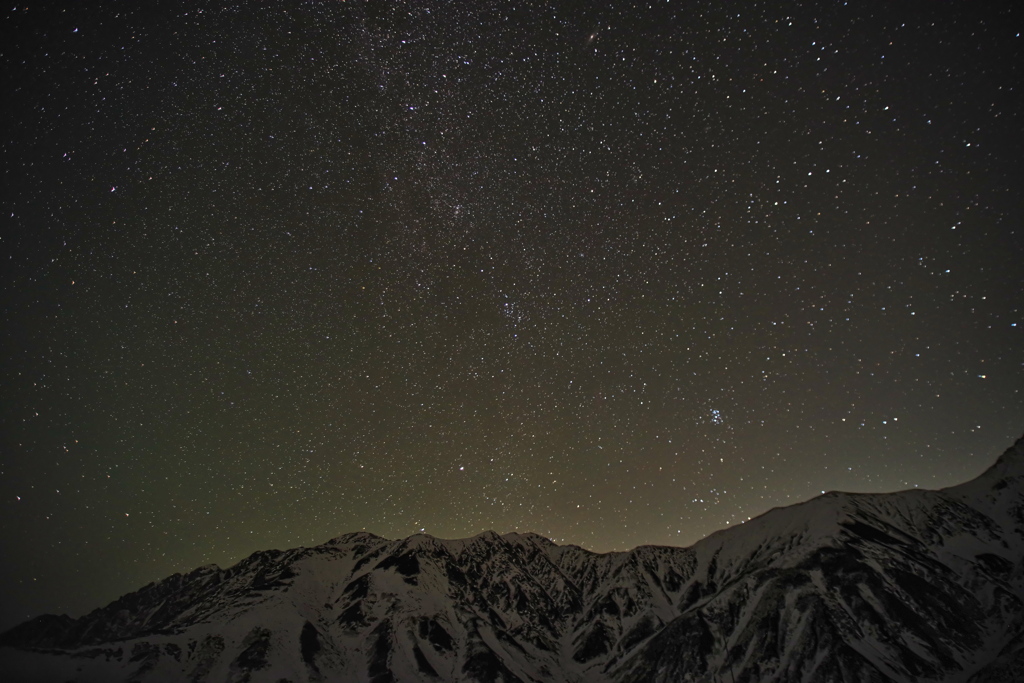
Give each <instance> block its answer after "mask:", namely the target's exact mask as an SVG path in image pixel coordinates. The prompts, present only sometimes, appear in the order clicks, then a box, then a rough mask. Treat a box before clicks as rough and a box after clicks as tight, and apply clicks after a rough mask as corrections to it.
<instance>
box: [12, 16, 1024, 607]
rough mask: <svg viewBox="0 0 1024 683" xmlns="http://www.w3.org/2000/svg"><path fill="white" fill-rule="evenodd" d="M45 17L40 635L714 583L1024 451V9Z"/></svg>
mask: <svg viewBox="0 0 1024 683" xmlns="http://www.w3.org/2000/svg"><path fill="white" fill-rule="evenodd" d="M51 5H56V3H34V2H29V3H28V4H27V5H24V4H23V5H18V6H17V7H16V8H14V9H12V10H8V11H7V12H6V16H4V33H5V35H8V36H13V37H14V39H13V40H12V41H11V42H10V43H8V44H7V45H6V46H5V47H3V48H0V50H2V55H3V68H4V73H5V74H6V75H7V76H8V79H9V87H8V88H6V90H7V96H6V100H7V103H8V106H7V107H6V110H5V112H4V113H3V117H4V123H5V125H4V126H3V131H4V132H3V136H2V139H3V147H2V155H3V172H4V181H3V207H2V208H3V211H2V212H0V213H2V216H3V227H2V242H0V244H2V255H3V261H4V263H5V267H4V269H3V270H4V274H3V284H4V288H3V291H4V298H3V307H2V318H0V331H2V337H3V343H4V346H3V349H4V356H3V358H4V366H3V373H2V376H0V377H2V386H3V405H2V407H0V410H2V415H0V418H2V423H0V425H2V448H3V450H2V456H0V457H2V471H0V494H2V499H0V500H2V515H0V553H2V556H3V557H4V562H3V569H2V575H0V578H2V580H3V582H4V590H3V595H4V597H3V600H4V604H3V612H2V617H3V623H2V625H3V626H9V625H11V624H12V623H14V622H15V621H18V620H20V619H23V618H26V617H28V616H31V615H34V614H38V613H40V612H43V611H58V612H59V611H70V612H72V613H78V612H80V611H82V610H84V609H87V608H90V607H95V606H98V605H99V604H100V603H101V602H103V601H106V600H110V599H112V598H114V597H116V596H117V595H119V594H121V593H124V592H126V591H128V590H131V589H134V588H136V587H138V586H140V585H142V584H144V583H146V582H148V581H151V580H154V579H156V578H159V577H162V576H165V575H167V574H170V573H172V572H175V571H184V570H188V569H191V568H192V567H195V566H198V565H201V564H205V563H210V562H217V563H219V564H222V565H227V564H231V563H232V562H234V561H237V560H238V559H240V558H241V557H243V556H244V555H246V554H248V553H250V552H253V551H255V550H257V549H266V548H274V547H277V548H286V547H294V546H298V545H309V544H314V543H320V542H323V541H325V540H327V539H329V538H331V537H334V536H337V535H339V534H342V533H344V532H349V531H354V530H361V529H365V530H368V531H371V532H374V533H377V534H380V535H383V536H387V537H392V538H394V537H402V536H406V535H409V534H411V533H415V532H418V531H421V530H425V531H426V532H427V533H430V534H433V535H436V536H441V537H464V536H469V535H473V534H476V533H479V532H481V531H483V530H486V529H495V530H497V531H499V532H505V531H513V530H520V531H535V532H538V533H541V534H544V535H546V536H549V537H551V538H552V539H554V540H556V541H558V542H567V543H576V544H579V545H582V546H584V547H586V548H590V549H594V550H598V551H606V550H614V549H626V548H630V547H633V546H636V545H639V544H645V543H660V544H675V545H681V544H689V543H692V542H693V541H695V540H697V539H698V538H701V537H702V536H704V535H706V534H708V533H711V532H713V531H714V530H716V529H719V528H723V527H726V526H728V525H734V524H738V523H741V522H743V521H745V520H747V519H749V518H750V517H752V516H755V515H758V514H760V513H762V512H764V511H766V510H768V509H769V508H771V507H774V506H779V505H786V504H791V503H795V502H798V501H802V500H806V499H808V498H810V497H812V496H814V495H818V494H820V493H821V492H822V491H825V490H830V489H842V490H854V491H891V490H898V489H904V488H910V487H915V486H920V487H929V488H935V487H941V486H946V485H950V484H953V483H956V482H959V481H963V480H966V479H968V478H970V477H972V476H975V475H976V474H978V473H979V472H980V471H982V470H983V469H984V468H985V467H986V466H988V465H989V464H991V463H992V462H993V461H994V459H995V457H996V456H997V455H998V454H999V452H1001V451H1002V450H1003V449H1004V448H1005V447H1007V446H1009V445H1010V444H1011V443H1012V442H1013V440H1014V439H1015V438H1016V437H1017V436H1019V435H1020V433H1021V431H1022V426H1024V396H1022V391H1021V390H1022V389H1024V371H1022V361H1024V334H1022V333H1024V315H1022V309H1024V295H1022V289H1024V278H1022V276H1021V273H1022V269H1021V256H1022V254H1024V238H1022V232H1021V221H1022V217H1024V203H1022V194H1024V193H1022V187H1024V184H1022V181H1024V179H1022V171H1021V161H1020V160H1021V159H1022V158H1024V149H1022V147H1024V145H1022V139H1021V133H1020V130H1021V127H1022V124H1024V122H1022V121H1021V118H1022V112H1024V107H1022V105H1024V101H1022V93H1021V87H1020V86H1021V66H1020V65H1021V64H1024V55H1022V45H1024V43H1022V38H1021V36H1020V33H1019V31H1020V26H1021V23H1022V22H1021V18H1022V12H1021V11H1020V10H1019V9H1015V8H1013V7H1012V5H1011V4H1010V3H1000V2H986V3H969V2H947V3H913V4H909V3H888V2H846V3H844V2H817V3H814V2H810V3H787V2H773V3H751V2H743V3H732V2H718V3H703V2H652V3H629V2H611V3H564V2H523V3H512V2H465V3H463V2H458V3H454V2H453V3H444V2H433V1H431V0H424V1H423V2H392V3H370V2H359V1H357V2H333V1H332V2H287V3H285V2H280V3H237V4H235V5H226V4H210V3H205V2H203V3H192V2H190V3H172V2H165V3H143V4H139V3H93V2H80V3H75V4H74V5H73V6H70V5H69V6H68V7H66V8H61V7H56V6H51Z"/></svg>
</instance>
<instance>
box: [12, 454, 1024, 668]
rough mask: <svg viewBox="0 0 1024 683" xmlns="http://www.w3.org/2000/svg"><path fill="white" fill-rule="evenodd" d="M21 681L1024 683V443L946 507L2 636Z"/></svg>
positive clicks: (158, 605) (897, 496) (272, 566)
mask: <svg viewBox="0 0 1024 683" xmlns="http://www.w3.org/2000/svg"><path fill="white" fill-rule="evenodd" d="M0 643H2V645H3V647H2V648H0V671H4V672H6V673H5V676H4V677H3V680H5V681H79V682H85V681H102V682H104V683H108V682H115V681H139V682H142V683H156V682H162V681H168V682H170V681H175V682H176V681H195V682H200V681H218V682H220V681H232V682H234V681H237V682H241V681H251V682H254V683H255V682H257V681H268V682H270V681H272V682H275V683H279V682H280V681H292V682H294V683H297V682H299V681H338V682H339V683H357V682H358V683H370V682H372V683H387V682H395V683H404V682H406V681H416V682H428V681H479V682H488V683H489V682H494V681H504V682H506V683H508V682H513V681H516V682H519V681H522V682H524V683H526V682H534V681H537V682H539V681H551V682H555V683H569V682H575V681H579V682H581V683H582V682H585V683H613V682H627V681H628V682H630V683H633V682H641V681H643V682H647V681H650V682H652V683H653V682H668V681H673V682H674V681H721V682H723V683H751V682H766V681H807V682H811V681H813V682H815V683H825V682H832V681H835V682H837V683H838V682H839V681H858V682H868V681H908V682H909V681H915V682H924V681H970V682H971V683H995V682H999V683H1004V682H1006V681H1015V680H1016V681H1021V680H1024V439H1022V440H1020V441H1018V442H1017V443H1016V444H1015V445H1014V446H1013V448H1011V449H1009V450H1008V451H1007V452H1006V453H1004V454H1003V455H1002V456H1001V457H1000V458H999V460H998V461H997V462H996V464H995V465H993V466H992V467H991V468H990V469H989V470H988V471H986V472H985V473H984V474H982V475H981V476H980V477H978V478H977V479H975V480H973V481H971V482H968V483H966V484H962V485H960V486H955V487H952V488H949V489H944V490H941V491H923V490H912V491H903V492H900V493H892V494H848V493H828V494H825V495H823V496H820V497H818V498H815V499H813V500H811V501H808V502H806V503H803V504H800V505H794V506H791V507H786V508H778V509H775V510H772V511H770V512H768V513H766V514H764V515H762V516H761V517H758V518H756V519H754V520H752V521H750V522H748V523H746V524H744V525H742V526H740V527H736V528H731V529H728V530H725V531H720V532H718V533H716V534H713V535H711V536H709V537H708V538H706V539H704V540H702V541H700V542H699V543H697V544H695V545H694V546H692V547H690V548H670V547H655V546H643V547H639V548H636V549H634V550H631V551H629V552H621V553H607V554H595V553H591V552H588V551H586V550H584V549H582V548H579V547H576V546H560V545H556V544H555V543H553V542H551V541H549V540H547V539H545V538H543V537H541V536H537V535H534V534H505V535H503V536H499V535H498V534H496V533H494V532H487V533H484V534H481V535H479V536H476V537H473V538H469V539H463V540H442V539H438V538H433V537H431V536H426V535H416V536H411V537H409V538H406V539H403V540H396V541H392V540H387V539H384V538H380V537H377V536H374V535H372V534H367V533H354V534H347V535H345V536H341V537H339V538H336V539H334V540H332V541H330V542H328V543H325V544H324V545H321V546H317V547H314V548H298V549H295V550H288V551H283V552H282V551H266V552H259V553H256V554H254V555H252V556H251V557H249V558H247V559H245V560H243V561H242V562H240V563H238V564H237V565H235V566H234V567H231V568H229V569H219V568H217V567H215V566H210V567H201V568H199V569H196V570H195V571H193V572H191V573H189V574H186V575H174V576H171V577H170V578H167V579H165V580H163V581H159V582H157V583H154V584H150V585H149V586H146V587H145V588H142V589H141V590H139V591H137V592H135V593H131V594H129V595H126V596H124V597H122V598H120V599H119V600H117V601H115V602H113V603H111V604H110V605H108V606H106V607H104V608H102V609H98V610H96V611H94V612H92V613H90V614H88V615H86V616H84V617H82V618H80V619H71V618H69V617H64V616H60V617H57V616H43V617H39V618H37V619H34V620H32V621H29V622H26V623H24V624H22V625H20V626H18V627H16V628H14V629H12V630H11V631H8V632H7V633H6V634H4V635H3V636H2V637H0Z"/></svg>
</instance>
